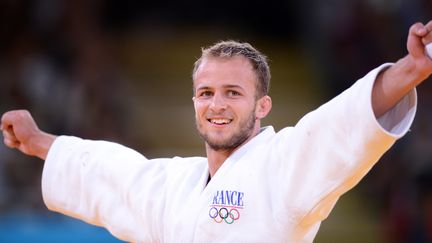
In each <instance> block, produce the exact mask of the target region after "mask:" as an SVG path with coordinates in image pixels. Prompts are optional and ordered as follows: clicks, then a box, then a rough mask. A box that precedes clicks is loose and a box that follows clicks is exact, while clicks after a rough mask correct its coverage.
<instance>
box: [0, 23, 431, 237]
mask: <svg viewBox="0 0 432 243" xmlns="http://www.w3.org/2000/svg"><path fill="white" fill-rule="evenodd" d="M431 29H432V22H429V23H428V24H427V25H423V24H421V23H417V24H415V25H413V26H412V27H411V28H410V30H409V34H408V40H407V48H408V55H407V56H405V57H403V58H401V59H400V60H399V61H397V62H396V63H394V64H390V63H388V64H383V65H382V66H380V67H378V68H376V69H375V70H372V71H371V72H370V73H368V74H367V75H366V76H365V77H364V78H362V79H360V80H358V81H357V82H356V83H355V84H354V85H353V86H352V87H351V88H349V89H348V90H346V91H345V92H343V93H342V94H340V95H339V96H337V97H335V98H334V99H332V100H331V101H329V102H327V103H326V104H324V105H322V106H321V107H319V108H318V109H316V110H315V111H312V112H310V113H309V114H307V115H306V116H304V117H303V118H302V119H301V120H300V121H299V122H298V123H297V124H296V125H295V126H294V127H287V128H284V129H282V130H281V131H279V132H277V133H276V132H275V131H274V129H273V128H272V127H261V119H263V118H264V117H266V115H267V114H268V113H269V111H270V110H271V106H272V103H271V99H270V97H269V96H268V88H269V82H270V71H269V67H268V65H267V61H266V57H265V56H264V55H262V54H261V53H260V52H259V51H257V50H256V49H254V48H253V47H252V46H251V45H249V44H247V43H238V42H233V41H227V42H220V43H217V44H215V45H214V46H212V47H209V48H207V49H204V50H203V53H202V56H201V58H200V59H199V60H198V61H197V62H196V63H195V67H194V71H193V87H194V97H193V103H194V107H195V113H196V125H197V129H198V132H199V134H200V135H201V137H202V138H203V139H204V141H205V146H206V152H207V157H206V158H201V157H190V158H180V157H175V158H163V159H151V160H150V159H147V158H145V157H144V156H142V155H141V154H139V153H137V152H135V151H133V150H131V149H129V148H126V147H123V146H122V145H119V144H116V143H110V142H105V141H91V140H84V139H81V138H77V137H70V136H58V137H57V136H54V135H51V134H48V133H45V132H42V131H40V130H39V129H38V127H37V125H36V123H35V122H34V120H33V119H32V117H31V115H30V113H29V112H27V111H24V110H19V111H10V112H7V113H5V114H4V115H3V117H2V126H1V128H2V130H3V135H4V143H5V144H6V145H7V146H9V147H11V148H17V149H19V150H20V151H22V152H23V153H25V154H28V155H32V156H38V157H40V158H41V159H43V160H45V165H44V172H43V177H42V190H43V198H44V201H45V203H46V205H47V207H48V208H49V209H51V210H54V211H57V212H60V213H63V214H66V215H70V216H72V217H76V218H79V219H82V220H84V221H86V222H89V223H92V224H95V225H100V226H103V227H106V228H107V229H108V230H109V231H110V232H111V233H112V234H113V235H115V236H117V237H118V238H120V239H122V240H125V241H132V242H235V241H237V242H312V241H313V239H314V237H315V235H316V233H317V231H318V229H319V226H320V223H321V221H322V220H324V219H325V218H326V217H327V216H328V214H329V213H330V211H331V210H332V208H333V206H334V205H335V203H336V202H337V200H338V199H339V197H340V196H341V195H342V194H343V193H345V192H346V191H348V190H349V189H351V188H352V187H353V186H355V185H356V184H357V183H358V182H359V180H360V179H361V178H362V177H363V176H364V175H365V174H366V173H367V172H368V171H369V170H370V169H371V168H372V166H373V165H374V164H375V163H376V162H377V161H378V159H379V158H380V156H381V155H382V154H383V153H384V152H385V151H386V150H387V149H389V148H390V147H391V146H392V145H393V143H394V142H395V141H396V140H397V139H398V138H400V137H402V136H403V135H404V134H405V133H406V132H407V131H408V129H409V127H410V125H411V123H412V121H413V119H414V115H415V110H416V93H415V90H414V88H415V87H416V86H417V85H418V84H420V83H421V82H422V81H423V80H425V79H426V78H427V77H428V76H429V75H430V74H431V73H432V60H431V59H430V58H429V57H428V56H427V54H426V51H425V46H426V45H427V44H429V43H431V42H432V33H431V32H430V31H429V30H431Z"/></svg>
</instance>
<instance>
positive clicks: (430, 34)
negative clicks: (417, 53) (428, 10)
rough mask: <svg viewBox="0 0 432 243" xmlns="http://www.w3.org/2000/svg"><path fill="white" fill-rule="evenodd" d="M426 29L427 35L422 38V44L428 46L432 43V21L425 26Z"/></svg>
mask: <svg viewBox="0 0 432 243" xmlns="http://www.w3.org/2000/svg"><path fill="white" fill-rule="evenodd" d="M424 29H425V32H426V33H425V34H424V35H423V36H422V43H423V45H427V44H429V43H431V42H432V20H431V21H429V22H428V23H427V24H426V25H425V26H424Z"/></svg>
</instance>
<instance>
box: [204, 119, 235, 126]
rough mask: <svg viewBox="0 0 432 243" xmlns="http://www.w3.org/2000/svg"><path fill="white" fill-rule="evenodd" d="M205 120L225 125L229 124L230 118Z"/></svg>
mask: <svg viewBox="0 0 432 243" xmlns="http://www.w3.org/2000/svg"><path fill="white" fill-rule="evenodd" d="M207 121H209V122H210V123H213V124H216V125H225V124H230V123H231V121H232V119H225V118H213V119H207Z"/></svg>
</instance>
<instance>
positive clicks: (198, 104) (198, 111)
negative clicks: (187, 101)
mask: <svg viewBox="0 0 432 243" xmlns="http://www.w3.org/2000/svg"><path fill="white" fill-rule="evenodd" d="M194 109H195V117H196V118H199V117H200V116H201V115H202V114H203V113H204V111H205V105H204V104H202V102H198V101H195V102H194Z"/></svg>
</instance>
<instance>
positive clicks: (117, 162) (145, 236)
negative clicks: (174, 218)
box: [42, 136, 165, 242]
mask: <svg viewBox="0 0 432 243" xmlns="http://www.w3.org/2000/svg"><path fill="white" fill-rule="evenodd" d="M164 166H165V165H164V162H159V163H153V162H151V161H149V160H147V159H146V158H145V157H144V156H142V155H141V154H139V153H138V152H136V151H134V150H132V149H129V148H126V147H124V146H122V145H119V144H116V143H111V142H105V141H91V140H83V139H80V138H77V137H68V136H60V137H58V138H57V139H56V140H55V142H54V143H53V145H52V147H51V149H50V150H49V153H48V156H47V159H46V161H45V165H44V170H43V175H42V195H43V199H44V202H45V204H46V206H47V207H48V208H49V209H50V210H53V211H56V212H60V213H62V214H65V215H68V216H72V217H75V218H78V219H81V220H84V221H86V222H88V223H91V224H94V225H98V226H103V227H105V228H107V229H108V230H109V231H110V232H111V233H112V234H113V235H115V236H116V237H118V238H119V239H122V240H125V241H131V242H153V241H155V235H158V232H157V231H158V230H159V229H158V225H159V224H160V222H158V218H160V217H158V216H159V215H158V214H160V212H161V211H162V210H161V209H160V208H159V207H160V205H163V203H162V202H163V198H162V195H163V194H164V193H163V188H164V187H163V184H164V183H165V172H164V171H165V170H164V169H163V168H164Z"/></svg>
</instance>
